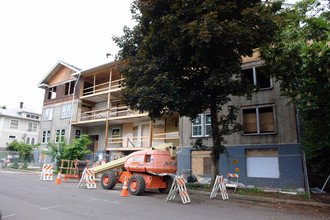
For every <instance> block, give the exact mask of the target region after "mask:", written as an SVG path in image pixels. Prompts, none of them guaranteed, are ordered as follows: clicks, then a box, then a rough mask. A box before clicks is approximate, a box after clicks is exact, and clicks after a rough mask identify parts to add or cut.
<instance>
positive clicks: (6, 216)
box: [2, 214, 18, 219]
mask: <svg viewBox="0 0 330 220" xmlns="http://www.w3.org/2000/svg"><path fill="white" fill-rule="evenodd" d="M16 215H18V214H11V215H5V216H2V219H4V218H8V217H12V216H16Z"/></svg>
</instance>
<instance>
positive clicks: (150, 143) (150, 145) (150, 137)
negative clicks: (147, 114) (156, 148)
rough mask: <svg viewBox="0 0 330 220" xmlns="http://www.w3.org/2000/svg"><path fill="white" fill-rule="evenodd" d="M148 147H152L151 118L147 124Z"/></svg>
mask: <svg viewBox="0 0 330 220" xmlns="http://www.w3.org/2000/svg"><path fill="white" fill-rule="evenodd" d="M149 129H150V131H149V135H150V136H149V147H152V120H150V125H149Z"/></svg>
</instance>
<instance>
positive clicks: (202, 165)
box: [191, 151, 212, 175]
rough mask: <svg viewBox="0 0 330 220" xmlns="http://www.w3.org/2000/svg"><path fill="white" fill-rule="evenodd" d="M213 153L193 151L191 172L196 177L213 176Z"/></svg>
mask: <svg viewBox="0 0 330 220" xmlns="http://www.w3.org/2000/svg"><path fill="white" fill-rule="evenodd" d="M210 153H211V151H191V171H192V174H194V175H210V174H211V163H212V162H211V156H210Z"/></svg>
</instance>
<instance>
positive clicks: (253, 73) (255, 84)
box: [242, 66, 274, 91]
mask: <svg viewBox="0 0 330 220" xmlns="http://www.w3.org/2000/svg"><path fill="white" fill-rule="evenodd" d="M261 67H263V66H252V67H248V68H244V69H242V71H244V70H248V69H252V78H253V86H254V90H255V91H256V90H257V86H258V77H257V69H258V68H261ZM273 87H274V86H273V80H272V78H271V77H269V87H265V88H258V90H259V91H263V90H269V89H272V88H273Z"/></svg>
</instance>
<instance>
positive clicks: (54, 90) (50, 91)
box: [47, 86, 57, 100]
mask: <svg viewBox="0 0 330 220" xmlns="http://www.w3.org/2000/svg"><path fill="white" fill-rule="evenodd" d="M56 93H57V86H53V87H51V88H48V94H47V99H48V100H50V99H56Z"/></svg>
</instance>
